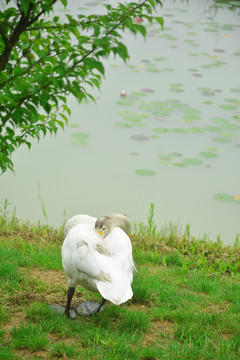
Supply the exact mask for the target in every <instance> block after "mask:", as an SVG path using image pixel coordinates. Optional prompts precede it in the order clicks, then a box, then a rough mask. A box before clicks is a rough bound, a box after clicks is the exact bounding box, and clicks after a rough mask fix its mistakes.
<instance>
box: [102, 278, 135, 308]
mask: <svg viewBox="0 0 240 360" xmlns="http://www.w3.org/2000/svg"><path fill="white" fill-rule="evenodd" d="M97 288H98V291H99V292H100V294H101V295H102V297H103V298H104V299H106V300H109V301H111V302H112V303H113V304H115V305H120V304H122V303H125V302H126V301H127V300H129V299H131V298H132V296H133V292H132V288H131V284H130V281H129V279H128V277H127V276H126V275H125V274H122V276H121V277H120V276H117V277H114V278H113V279H112V282H109V281H99V282H98V284H97Z"/></svg>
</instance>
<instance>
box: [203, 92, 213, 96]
mask: <svg viewBox="0 0 240 360" xmlns="http://www.w3.org/2000/svg"><path fill="white" fill-rule="evenodd" d="M202 95H204V96H214V95H215V94H214V93H213V92H211V91H203V92H202Z"/></svg>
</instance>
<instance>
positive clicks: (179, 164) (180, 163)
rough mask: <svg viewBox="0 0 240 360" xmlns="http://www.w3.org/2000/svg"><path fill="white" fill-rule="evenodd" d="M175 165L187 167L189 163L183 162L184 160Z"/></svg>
mask: <svg viewBox="0 0 240 360" xmlns="http://www.w3.org/2000/svg"><path fill="white" fill-rule="evenodd" d="M173 165H175V166H178V167H186V166H187V164H185V163H182V162H179V163H174V164H173Z"/></svg>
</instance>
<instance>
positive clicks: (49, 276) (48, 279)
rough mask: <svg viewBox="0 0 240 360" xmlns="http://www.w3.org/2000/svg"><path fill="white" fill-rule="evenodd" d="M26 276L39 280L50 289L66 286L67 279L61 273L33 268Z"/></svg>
mask: <svg viewBox="0 0 240 360" xmlns="http://www.w3.org/2000/svg"><path fill="white" fill-rule="evenodd" d="M28 275H29V276H31V277H33V278H35V279H39V280H40V281H42V282H43V283H45V284H47V285H49V286H50V287H51V286H53V285H54V286H62V287H63V288H65V287H66V286H67V277H66V275H65V274H64V273H63V272H62V271H55V270H41V269H38V268H34V269H31V270H30V271H29V273H28Z"/></svg>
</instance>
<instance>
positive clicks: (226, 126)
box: [223, 124, 240, 130]
mask: <svg viewBox="0 0 240 360" xmlns="http://www.w3.org/2000/svg"><path fill="white" fill-rule="evenodd" d="M223 129H227V130H239V129H240V126H239V125H236V124H225V125H223Z"/></svg>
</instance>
